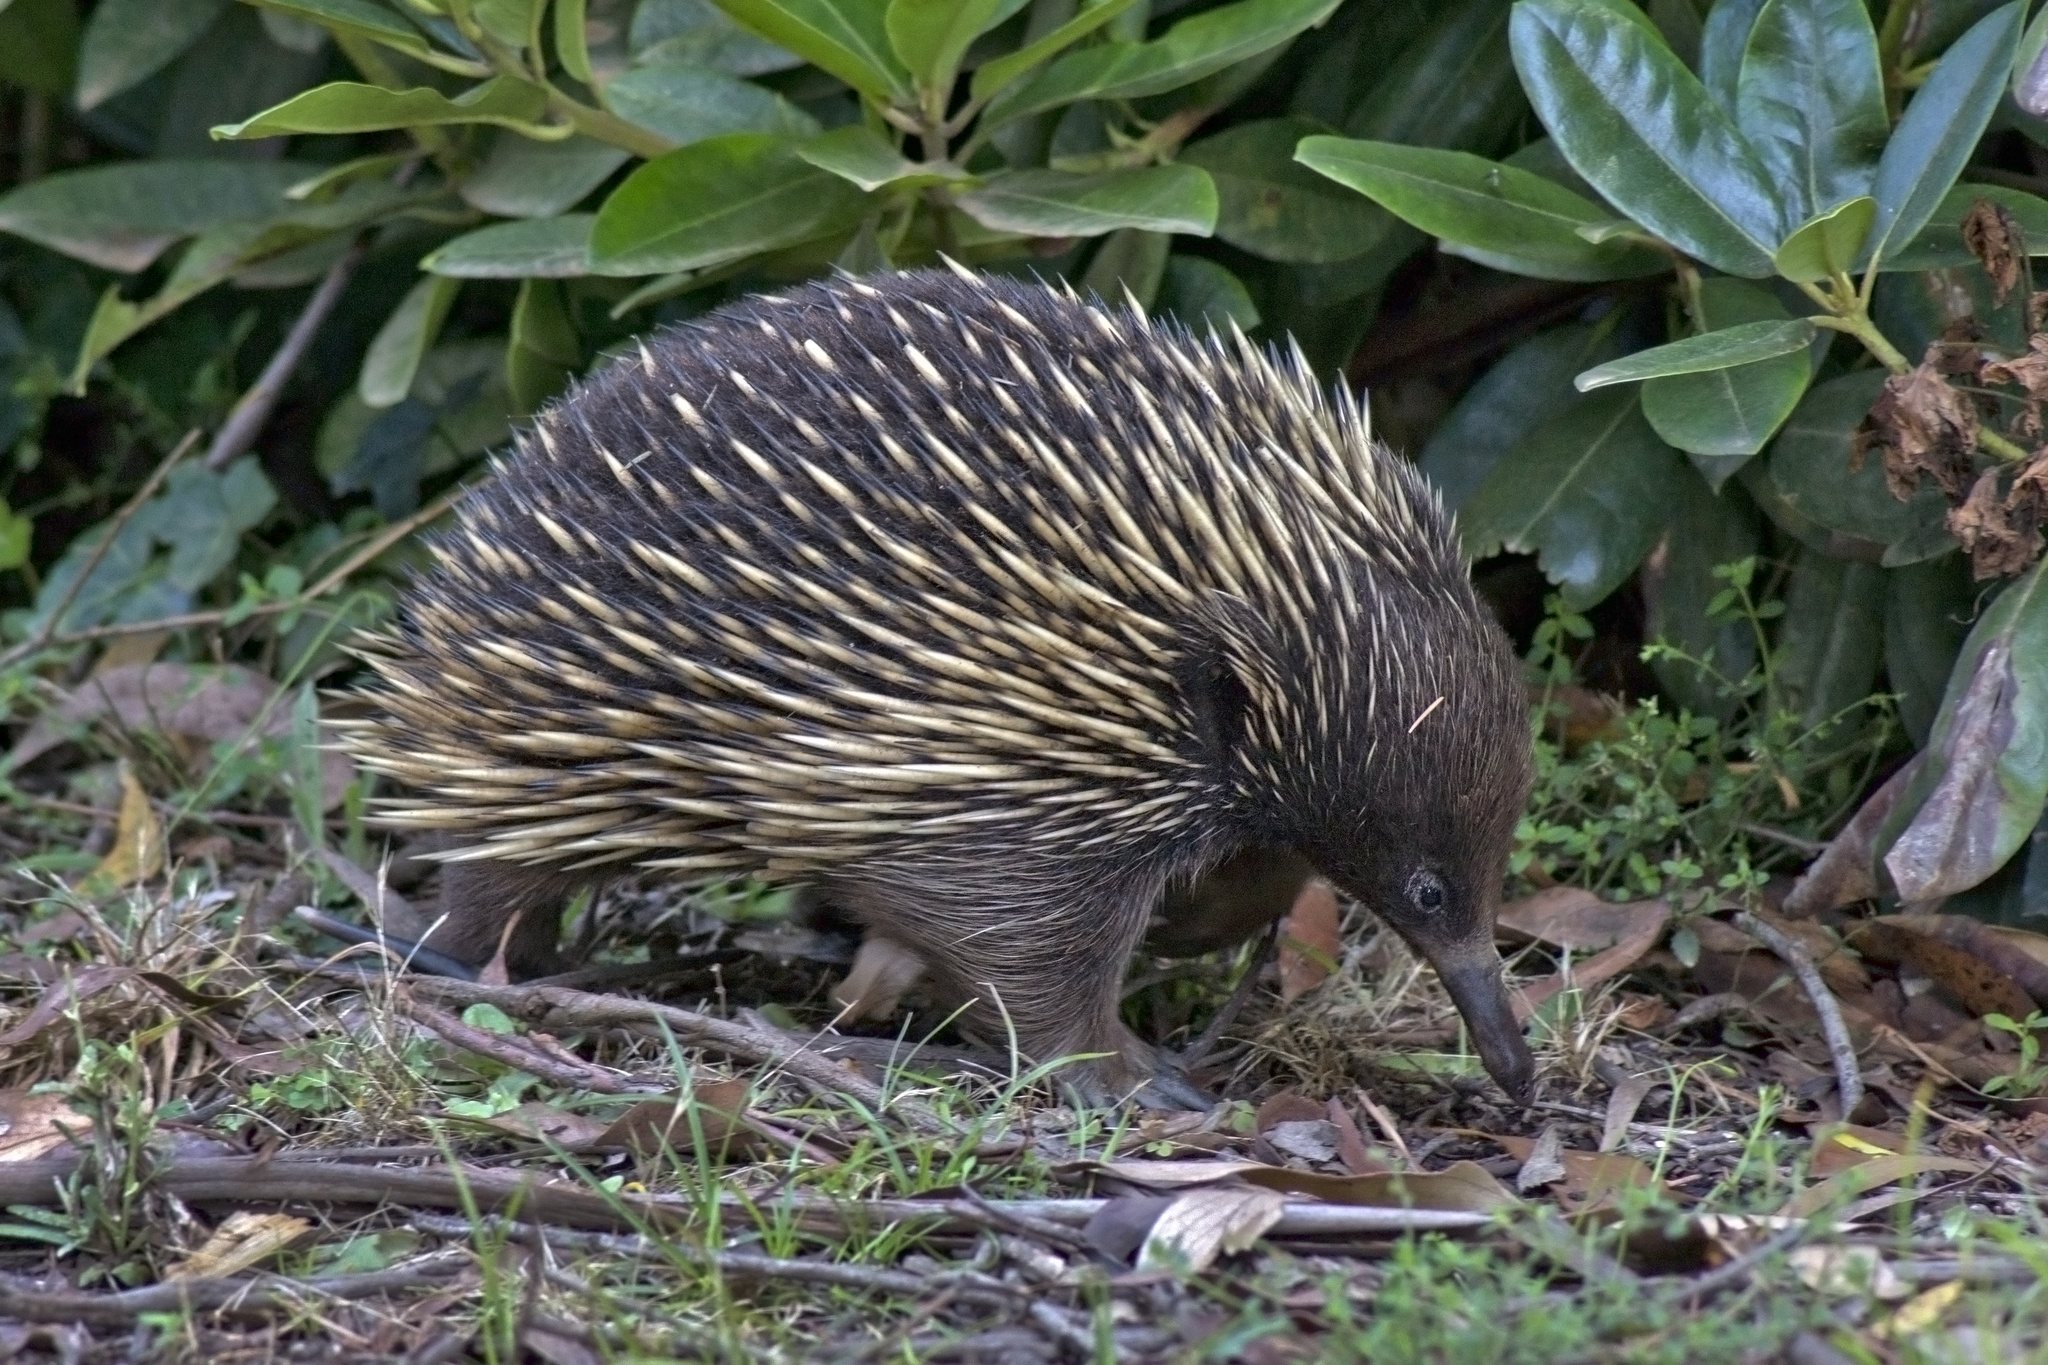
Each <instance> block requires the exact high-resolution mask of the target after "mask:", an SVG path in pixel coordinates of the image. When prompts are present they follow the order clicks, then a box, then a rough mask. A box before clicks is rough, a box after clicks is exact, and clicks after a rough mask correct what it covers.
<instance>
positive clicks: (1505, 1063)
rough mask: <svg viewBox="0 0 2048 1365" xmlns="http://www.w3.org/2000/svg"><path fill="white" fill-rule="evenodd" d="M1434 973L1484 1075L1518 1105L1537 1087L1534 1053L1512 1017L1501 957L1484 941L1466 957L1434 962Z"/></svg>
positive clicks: (1530, 1097) (1525, 1101)
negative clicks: (1469, 1037)
mask: <svg viewBox="0 0 2048 1365" xmlns="http://www.w3.org/2000/svg"><path fill="white" fill-rule="evenodd" d="M1436 969H1437V976H1438V977H1439V978H1441V979H1442V981H1443V983H1444V989H1445V990H1447V991H1449V992H1450V996H1451V1003H1453V1004H1455V1005H1456V1006H1457V1007H1458V1013H1459V1014H1461V1015H1463V1016H1464V1019H1465V1026H1466V1028H1468V1029H1469V1030H1471V1033H1472V1042H1473V1044H1474V1045H1475V1046H1476V1047H1478V1049H1479V1060H1480V1061H1481V1062H1482V1063H1483V1064H1484V1065H1485V1067H1486V1074H1487V1075H1489V1076H1491V1077H1493V1079H1494V1083H1495V1084H1496V1085H1498V1086H1499V1087H1500V1088H1501V1089H1502V1090H1503V1091H1505V1092H1506V1093H1507V1096H1508V1098H1509V1099H1511V1100H1513V1101H1515V1102H1516V1103H1517V1104H1527V1103H1528V1102H1529V1101H1530V1100H1531V1099H1532V1098H1533V1097H1534V1095H1535V1091H1536V1057H1535V1054H1533V1053H1532V1052H1530V1051H1529V1044H1528V1042H1527V1041H1526V1040H1525V1039H1524V1038H1523V1037H1522V1026H1521V1025H1520V1024H1518V1023H1516V1022H1515V1011H1514V1008H1513V1006H1512V1005H1510V1004H1509V1002H1508V992H1507V986H1506V985H1505V984H1504V983H1503V982H1502V981H1501V976H1500V959H1499V958H1497V957H1495V956H1494V953H1493V948H1492V946H1491V945H1488V946H1487V948H1486V950H1485V952H1484V953H1483V955H1482V954H1475V955H1474V957H1473V958H1471V959H1466V960H1446V961H1442V962H1439V963H1437V964H1436Z"/></svg>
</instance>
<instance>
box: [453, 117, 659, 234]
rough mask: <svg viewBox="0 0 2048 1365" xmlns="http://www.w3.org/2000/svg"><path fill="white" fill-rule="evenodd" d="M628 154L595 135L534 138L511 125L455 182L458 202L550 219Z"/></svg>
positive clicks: (506, 214)
mask: <svg viewBox="0 0 2048 1365" xmlns="http://www.w3.org/2000/svg"><path fill="white" fill-rule="evenodd" d="M626 158H627V153H626V152H625V151H624V150H623V149H621V148H618V147H614V146H611V145H610V144H609V143H604V142H599V141H598V140H597V139H595V138H588V137H571V138H564V139H562V140H561V141H560V142H536V141H534V140H533V139H532V138H530V137H521V136H519V135H518V134H517V133H514V132H512V131H511V130H510V129H504V130H501V131H500V132H498V133H496V134H495V135H494V138H493V141H492V143H491V150H490V154H489V155H488V156H486V157H485V158H484V164H483V165H481V166H479V167H477V168H476V169H475V170H473V171H471V172H470V173H469V174H468V175H467V176H466V177H464V178H463V180H462V182H461V183H460V184H459V185H457V186H456V189H457V191H458V192H459V193H460V194H461V195H462V199H463V202H464V203H466V204H469V205H470V206H471V207H473V208H479V209H482V210H483V211H484V212H485V213H495V214H497V215H498V216H499V217H502V218H552V217H554V216H555V215H556V214H558V213H564V212H566V211H568V210H569V209H572V208H574V207H575V206H576V205H578V204H580V203H582V202H583V200H584V198H585V197H586V196H587V195H589V193H590V192H591V191H592V190H594V189H596V188H597V187H598V186H599V185H602V184H603V183H604V182H605V181H606V180H608V179H610V178H611V174H612V172H613V171H616V170H617V169H618V168H619V167H621V166H623V165H625V164H626Z"/></svg>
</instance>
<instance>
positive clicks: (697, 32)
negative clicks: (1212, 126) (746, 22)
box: [628, 0, 804, 76]
mask: <svg viewBox="0 0 2048 1365" xmlns="http://www.w3.org/2000/svg"><path fill="white" fill-rule="evenodd" d="M628 42H629V45H630V46H631V48H632V54H633V63H634V65H636V66H662V65H667V64H671V63H679V64H681V65H684V66H708V67H712V68H714V69H716V70H719V71H723V72H725V74H726V75H728V76H765V75H767V74H769V73H770V72H774V71H788V70H790V69H791V68H793V67H799V66H802V65H803V64H804V59H803V58H802V57H799V56H797V55H796V54H795V53H794V52H791V51H790V50H789V49H788V48H786V47H778V46H777V45H776V44H774V43H771V42H769V41H768V40H767V39H765V38H763V37H761V36H760V35H759V34H756V33H753V32H750V31H749V30H747V29H744V28H741V27H740V26H739V25H738V24H736V23H734V22H733V20H732V16H730V15H728V14H726V13H725V12H724V11H723V10H720V9H719V8H718V7H717V6H716V5H714V4H713V3H712V0H647V2H646V3H644V4H640V5H637V6H635V7H634V10H633V23H632V27H631V30H630V36H629V39H628Z"/></svg>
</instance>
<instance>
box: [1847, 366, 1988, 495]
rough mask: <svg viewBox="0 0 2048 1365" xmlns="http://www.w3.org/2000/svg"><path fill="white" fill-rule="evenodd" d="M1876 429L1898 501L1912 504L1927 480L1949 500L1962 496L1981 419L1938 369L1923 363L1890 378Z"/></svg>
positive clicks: (1873, 421) (1873, 413) (1874, 418)
mask: <svg viewBox="0 0 2048 1365" xmlns="http://www.w3.org/2000/svg"><path fill="white" fill-rule="evenodd" d="M1870 426H1871V432H1872V435H1873V438H1874V440H1875V442H1876V444H1877V445H1879V446H1880V447H1882V448H1883V450H1884V475H1885V483H1886V485H1887V486H1888V487H1889V488H1890V489H1891V491H1892V496H1893V497H1896V498H1898V499H1899V500H1900V501H1901V502H1904V501H1906V500H1908V499H1910V498H1911V497H1912V496H1913V492H1914V490H1915V489H1917V488H1918V487H1919V486H1920V479H1921V476H1923V475H1925V476H1926V477H1928V478H1931V479H1933V480H1934V481H1935V483H1937V484H1939V485H1940V486H1941V489H1942V491H1943V492H1945V493H1947V494H1948V495H1949V497H1951V498H1955V497H1959V496H1961V494H1962V491H1963V486H1964V484H1965V483H1966V482H1967V481H1968V479H1969V477H1970V474H1971V460H1970V449H1971V447H1972V446H1973V445H1974V444H1975V442H1976V433H1977V416H1976V414H1975V413H1974V412H1972V411H1971V410H1970V404H1969V400H1968V399H1967V398H1965V397H1964V396H1963V395H1962V394H1961V393H1958V392H1957V391H1956V390H1955V389H1954V388H1953V387H1952V386H1951V385H1950V384H1949V382H1948V381H1947V380H1946V379H1944V378H1942V376H1941V372H1940V370H1939V369H1938V368H1937V367H1936V366H1935V365H1933V364H1929V363H1926V362H1922V363H1921V364H1920V365H1918V366H1916V367H1915V368H1914V369H1912V370H1911V371H1909V372H1908V373H1906V374H1899V375H1893V376H1892V377H1891V378H1890V379H1887V380H1886V381H1885V385H1884V392H1883V393H1882V394H1880V395H1879V396H1878V400H1877V402H1876V404H1875V405H1873V406H1872V408H1871V410H1870Z"/></svg>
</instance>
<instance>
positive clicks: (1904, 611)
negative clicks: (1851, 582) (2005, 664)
mask: <svg viewBox="0 0 2048 1365" xmlns="http://www.w3.org/2000/svg"><path fill="white" fill-rule="evenodd" d="M1885 577H1886V579H1887V582H1888V584H1889V586H1888V587H1887V588H1886V590H1885V599H1884V671H1885V686H1886V690H1888V691H1890V692H1892V693H1894V694H1895V695H1896V696H1897V697H1898V699H1899V701H1898V707H1899V722H1900V723H1901V724H1902V725H1904V726H1905V727H1906V736H1907V738H1909V739H1911V740H1912V741H1913V743H1914V745H1915V746H1921V745H1925V744H1926V743H1927V736H1928V734H1929V732H1931V731H1932V730H1933V728H1934V717H1935V713H1936V712H1937V711H1939V710H1940V709H1941V694H1942V690H1943V689H1944V688H1945V687H1947V685H1948V677H1949V674H1950V673H1951V672H1953V671H1954V669H1955V662H1956V655H1957V653H1958V652H1959V651H1960V650H1961V649H1962V647H1963V639H1964V637H1965V636H1967V635H1968V634H1969V633H1970V621H1971V619H1972V618H1973V617H1975V616H1976V614H1977V585H1976V584H1974V583H1972V582H1971V581H1970V570H1969V565H1968V562H1967V561H1966V560H1965V559H1964V558H1963V556H1962V555H1959V554H1954V555H1942V556H1941V557H1940V558H1938V559H1930V560H1927V561H1925V562H1923V563H1920V564H1911V565H1908V566H1906V567H1905V568H1902V569H1890V570H1887V571H1886V574H1885Z"/></svg>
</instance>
